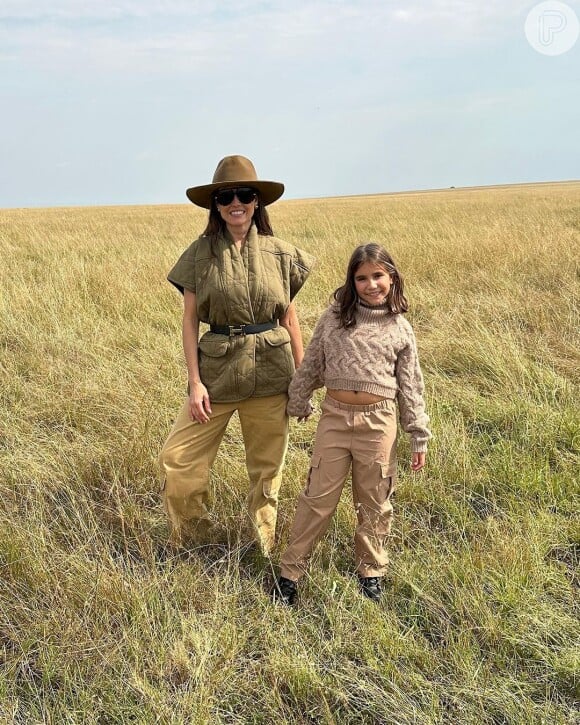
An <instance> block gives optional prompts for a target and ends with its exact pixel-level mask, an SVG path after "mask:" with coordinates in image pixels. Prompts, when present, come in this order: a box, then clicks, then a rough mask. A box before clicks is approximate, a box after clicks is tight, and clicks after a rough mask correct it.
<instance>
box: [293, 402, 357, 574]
mask: <svg viewBox="0 0 580 725" xmlns="http://www.w3.org/2000/svg"><path fill="white" fill-rule="evenodd" d="M349 415H350V414H349V413H348V412H347V411H345V410H343V409H341V408H339V407H338V406H336V405H334V404H333V403H332V401H330V402H329V401H328V398H327V399H326V400H325V401H324V403H323V405H322V416H321V418H320V422H319V423H318V429H317V431H316V442H315V445H314V452H313V454H312V459H311V463H310V472H309V474H308V480H307V482H306V488H305V489H304V491H303V492H302V493H301V494H300V496H299V498H298V503H297V506H296V514H295V516H294V523H293V525H292V531H291V533H290V543H289V545H288V548H287V549H286V551H285V552H284V555H283V556H282V561H281V575H282V576H283V577H284V578H286V579H291V580H292V581H298V579H300V577H301V576H302V575H303V574H304V572H305V570H306V567H307V565H308V559H309V558H310V555H311V553H312V550H313V549H314V546H315V545H316V543H317V542H318V541H319V539H320V538H321V537H322V536H323V535H324V533H325V531H326V529H327V528H328V524H329V523H330V520H331V518H332V515H333V513H334V511H335V510H336V507H337V505H338V502H339V500H340V494H341V492H342V489H343V486H344V482H345V480H346V477H347V476H348V471H349V469H350V464H351V454H350V450H349V448H350V437H351V428H350V423H349Z"/></svg>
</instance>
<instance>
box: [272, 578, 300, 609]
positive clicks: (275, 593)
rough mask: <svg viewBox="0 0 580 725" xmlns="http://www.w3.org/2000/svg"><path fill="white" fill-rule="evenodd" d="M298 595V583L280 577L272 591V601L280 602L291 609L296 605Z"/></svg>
mask: <svg viewBox="0 0 580 725" xmlns="http://www.w3.org/2000/svg"><path fill="white" fill-rule="evenodd" d="M296 594H297V587H296V582H293V581H292V579H286V577H284V576H281V577H278V580H277V581H275V582H274V586H273V587H272V591H271V595H272V601H274V602H279V603H280V604H284V605H286V606H287V607H291V606H292V605H293V604H294V603H295V601H296Z"/></svg>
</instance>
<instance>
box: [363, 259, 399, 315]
mask: <svg viewBox="0 0 580 725" xmlns="http://www.w3.org/2000/svg"><path fill="white" fill-rule="evenodd" d="M391 282H392V279H391V275H390V274H389V273H388V272H387V271H386V269H385V268H384V267H381V265H379V264H375V263H374V262H364V263H363V264H361V265H360V267H359V268H358V269H357V270H356V272H355V274H354V286H355V289H356V293H357V295H358V296H359V298H360V299H361V300H362V301H363V302H364V303H365V304H367V305H371V306H374V305H380V304H382V303H383V302H384V301H385V299H386V298H387V295H388V294H389V290H390V289H391Z"/></svg>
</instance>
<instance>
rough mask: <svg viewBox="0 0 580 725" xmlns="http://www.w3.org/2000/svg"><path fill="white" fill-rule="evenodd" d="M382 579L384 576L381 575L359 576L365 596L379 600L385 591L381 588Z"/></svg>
mask: <svg viewBox="0 0 580 725" xmlns="http://www.w3.org/2000/svg"><path fill="white" fill-rule="evenodd" d="M381 580H382V577H380V576H361V577H359V581H360V588H361V592H362V593H363V594H364V595H365V597H368V598H369V599H372V601H373V602H378V601H379V600H380V598H381V594H382V591H383V590H382V589H381Z"/></svg>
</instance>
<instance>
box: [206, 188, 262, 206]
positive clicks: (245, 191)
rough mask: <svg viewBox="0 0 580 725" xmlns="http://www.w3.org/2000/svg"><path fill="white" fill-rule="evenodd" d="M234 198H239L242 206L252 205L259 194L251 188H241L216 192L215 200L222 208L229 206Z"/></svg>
mask: <svg viewBox="0 0 580 725" xmlns="http://www.w3.org/2000/svg"><path fill="white" fill-rule="evenodd" d="M234 196H237V197H238V201H240V202H241V203H242V204H251V203H252V202H253V201H255V199H256V198H257V196H258V192H257V191H256V190H255V189H252V188H250V187H249V186H239V187H238V188H237V189H221V190H220V191H216V193H215V194H214V197H213V198H214V199H215V200H216V202H217V203H218V204H219V205H220V206H228V204H231V203H232V201H233V200H234Z"/></svg>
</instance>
